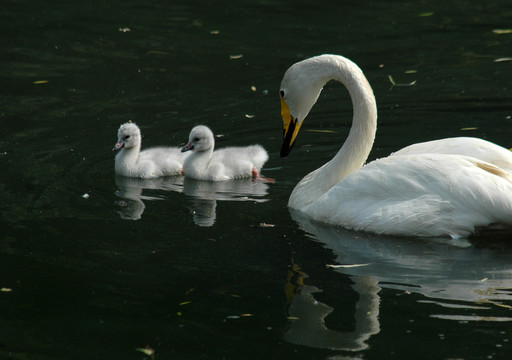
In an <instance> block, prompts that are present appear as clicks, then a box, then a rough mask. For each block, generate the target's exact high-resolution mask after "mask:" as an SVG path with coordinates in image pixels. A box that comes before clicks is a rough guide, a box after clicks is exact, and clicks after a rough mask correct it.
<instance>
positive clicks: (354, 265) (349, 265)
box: [325, 264, 370, 269]
mask: <svg viewBox="0 0 512 360" xmlns="http://www.w3.org/2000/svg"><path fill="white" fill-rule="evenodd" d="M368 265H370V264H348V265H331V264H326V265H325V267H326V268H332V269H339V268H341V269H349V268H354V267H360V266H368Z"/></svg>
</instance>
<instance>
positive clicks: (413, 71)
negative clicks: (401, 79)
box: [404, 69, 418, 74]
mask: <svg viewBox="0 0 512 360" xmlns="http://www.w3.org/2000/svg"><path fill="white" fill-rule="evenodd" d="M417 72H418V70H414V69H411V70H405V72H404V73H405V74H416V73H417Z"/></svg>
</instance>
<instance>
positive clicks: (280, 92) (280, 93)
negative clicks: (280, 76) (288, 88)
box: [279, 90, 284, 98]
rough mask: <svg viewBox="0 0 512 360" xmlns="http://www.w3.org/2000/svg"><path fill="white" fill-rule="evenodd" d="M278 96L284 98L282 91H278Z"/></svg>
mask: <svg viewBox="0 0 512 360" xmlns="http://www.w3.org/2000/svg"><path fill="white" fill-rule="evenodd" d="M279 95H281V97H282V98H284V90H281V91H279Z"/></svg>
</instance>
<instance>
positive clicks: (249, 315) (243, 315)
mask: <svg viewBox="0 0 512 360" xmlns="http://www.w3.org/2000/svg"><path fill="white" fill-rule="evenodd" d="M240 316H241V317H251V316H254V315H253V314H240Z"/></svg>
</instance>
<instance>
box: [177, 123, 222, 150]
mask: <svg viewBox="0 0 512 360" xmlns="http://www.w3.org/2000/svg"><path fill="white" fill-rule="evenodd" d="M214 146H215V139H214V137H213V132H212V131H211V130H210V128H209V127H208V126H204V125H198V126H196V127H194V128H193V129H192V130H191V131H190V135H189V137H188V143H187V145H185V146H184V147H183V149H181V152H185V151H189V150H193V151H208V150H210V149H212V150H213V147H214Z"/></svg>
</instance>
